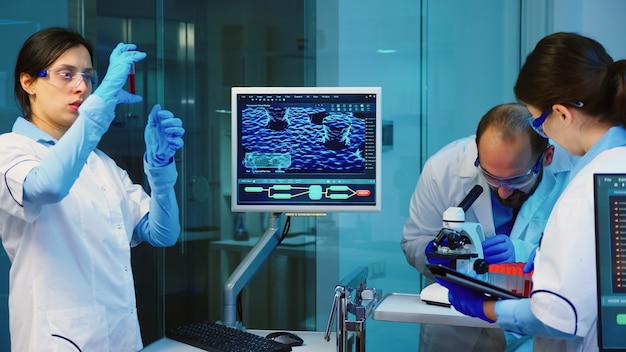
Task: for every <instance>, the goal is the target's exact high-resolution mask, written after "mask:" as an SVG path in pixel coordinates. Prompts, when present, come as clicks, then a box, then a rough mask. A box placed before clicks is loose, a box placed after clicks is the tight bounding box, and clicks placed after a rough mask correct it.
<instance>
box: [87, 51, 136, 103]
mask: <svg viewBox="0 0 626 352" xmlns="http://www.w3.org/2000/svg"><path fill="white" fill-rule="evenodd" d="M136 48H137V46H136V45H135V44H125V43H119V44H117V46H116V47H115V49H113V52H111V56H110V57H109V68H108V69H107V73H106V75H105V76H104V78H103V79H102V82H101V83H100V84H99V85H98V88H97V89H96V91H95V92H93V94H94V95H97V96H99V97H100V98H102V99H103V100H104V101H105V102H106V103H107V105H111V104H112V105H113V106H115V105H117V104H119V103H138V102H140V101H141V100H142V98H141V96H140V95H136V94H130V93H128V92H127V91H125V90H123V89H122V88H123V87H124V85H125V84H126V81H127V80H128V73H129V72H130V68H131V66H132V64H134V63H135V62H138V61H141V60H143V59H144V58H145V57H146V53H144V52H141V51H135V49H136Z"/></svg>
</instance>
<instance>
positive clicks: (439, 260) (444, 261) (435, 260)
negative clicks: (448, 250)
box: [424, 239, 452, 269]
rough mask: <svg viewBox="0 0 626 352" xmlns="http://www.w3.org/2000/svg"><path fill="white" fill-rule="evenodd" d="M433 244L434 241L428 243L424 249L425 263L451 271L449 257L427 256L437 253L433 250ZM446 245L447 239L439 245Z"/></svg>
mask: <svg viewBox="0 0 626 352" xmlns="http://www.w3.org/2000/svg"><path fill="white" fill-rule="evenodd" d="M433 242H435V240H432V241H430V242H428V244H427V245H426V248H424V254H425V255H426V262H427V263H428V264H433V265H437V264H441V265H443V266H445V267H448V268H451V269H452V259H451V257H433V256H432V255H430V256H429V253H436V252H437V251H436V250H435V249H433ZM447 244H448V239H444V240H443V243H442V244H441V245H443V246H446V245H447Z"/></svg>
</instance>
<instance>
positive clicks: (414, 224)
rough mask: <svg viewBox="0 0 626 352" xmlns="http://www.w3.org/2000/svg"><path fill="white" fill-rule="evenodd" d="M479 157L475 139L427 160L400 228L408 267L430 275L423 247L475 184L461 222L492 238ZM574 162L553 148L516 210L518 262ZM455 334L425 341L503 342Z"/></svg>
mask: <svg viewBox="0 0 626 352" xmlns="http://www.w3.org/2000/svg"><path fill="white" fill-rule="evenodd" d="M477 154H478V152H477V148H476V142H475V136H469V137H465V138H461V139H458V140H456V141H453V142H451V143H449V144H448V145H446V146H445V147H443V148H442V149H441V150H439V151H438V152H437V153H435V154H434V155H433V156H432V157H430V158H429V159H428V160H427V161H426V164H425V165H424V168H423V170H422V174H421V175H420V178H419V180H418V182H417V186H416V188H415V191H414V193H413V195H412V197H411V201H410V206H409V218H408V220H407V222H406V224H405V225H404V230H403V234H402V241H401V246H402V250H403V251H404V254H405V256H406V259H407V261H408V263H409V264H411V265H412V266H414V267H415V268H417V270H419V271H420V273H422V274H425V275H426V276H428V277H430V272H429V271H428V270H427V269H426V268H425V254H424V249H425V247H426V245H427V244H428V242H430V241H431V240H433V239H434V237H435V236H436V235H437V233H438V232H439V230H440V229H441V227H442V214H443V212H444V211H445V210H446V209H447V208H448V207H451V206H457V205H458V204H459V203H460V202H461V200H463V198H465V196H466V195H467V194H468V193H469V191H470V190H471V189H472V188H473V187H474V186H475V185H477V184H478V185H481V186H482V187H483V193H482V194H481V195H480V196H479V197H478V198H477V199H476V201H475V202H474V203H473V205H472V206H471V207H470V208H469V209H468V211H467V212H466V214H465V221H466V222H478V223H480V224H481V225H482V227H483V231H484V233H485V236H486V237H492V236H494V235H495V226H494V222H493V215H492V209H491V195H490V189H489V186H488V185H487V182H486V181H485V179H484V177H482V175H481V173H480V170H479V169H478V168H477V167H476V166H475V165H474V161H475V160H476V156H477ZM576 159H577V158H576V157H572V156H571V155H570V154H569V153H567V152H566V151H565V150H563V149H561V148H560V147H558V146H555V152H554V158H553V161H552V164H551V165H550V166H548V167H544V170H543V178H542V180H541V182H540V184H539V186H538V187H537V189H536V191H535V193H534V194H533V195H532V196H531V197H530V198H529V199H528V200H526V202H524V204H523V205H522V207H521V208H520V211H519V213H518V215H517V218H516V221H515V224H514V226H513V229H512V231H511V234H510V238H511V240H512V242H513V244H514V246H515V259H516V261H522V262H523V261H526V260H527V259H528V255H529V254H530V252H531V251H532V249H533V248H534V247H535V245H536V244H537V243H538V242H539V239H540V238H541V234H542V233H543V229H544V227H545V224H546V222H547V220H548V217H549V215H550V210H551V209H552V207H553V205H554V203H555V202H556V200H557V199H558V197H559V195H560V194H561V191H562V189H563V188H564V187H565V185H566V183H567V180H568V177H569V171H570V170H571V168H572V166H573V163H574V162H575V160H576ZM422 329H423V331H424V332H425V331H427V330H428V329H429V327H428V326H427V325H424V326H422ZM431 330H433V329H431ZM453 330H455V332H454V331H451V334H449V333H448V332H445V328H442V327H441V328H439V329H438V330H437V331H438V333H437V334H433V336H430V337H429V338H430V339H436V340H438V341H439V342H438V345H437V349H439V350H450V351H458V350H459V347H462V346H460V345H459V343H460V342H461V341H462V342H463V343H465V344H468V345H469V347H467V348H468V349H469V350H471V348H474V349H475V350H476V349H480V348H488V349H495V348H498V349H499V346H500V343H501V342H502V343H503V339H504V337H503V336H502V341H495V342H494V345H492V346H491V347H490V346H489V345H488V346H483V347H479V346H480V345H478V343H479V341H480V337H479V336H480V335H481V334H482V336H485V332H484V331H482V329H477V328H459V327H455V329H453ZM431 332H432V331H431ZM439 332H441V334H439ZM437 335H441V336H437ZM446 336H447V337H446ZM452 336H455V337H454V338H453V337H452ZM442 340H443V341H445V342H442Z"/></svg>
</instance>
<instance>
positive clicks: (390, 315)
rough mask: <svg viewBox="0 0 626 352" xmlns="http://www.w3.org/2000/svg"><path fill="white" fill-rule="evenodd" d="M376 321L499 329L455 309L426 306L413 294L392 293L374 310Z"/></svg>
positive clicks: (494, 324) (495, 325)
mask: <svg viewBox="0 0 626 352" xmlns="http://www.w3.org/2000/svg"><path fill="white" fill-rule="evenodd" d="M372 318H373V319H375V320H383V321H393V322H404V323H423V324H440V325H454V326H470V327H481V328H499V327H498V324H496V323H488V322H486V321H484V320H482V319H479V318H474V317H470V316H467V315H464V314H462V313H459V312H458V311H457V310H456V309H454V307H450V308H448V307H442V306H436V305H432V304H426V303H424V301H422V300H421V299H420V295H418V294H411V293H390V294H388V295H386V296H385V297H383V299H382V300H381V301H380V303H378V305H377V306H376V307H375V308H374V314H373V315H372Z"/></svg>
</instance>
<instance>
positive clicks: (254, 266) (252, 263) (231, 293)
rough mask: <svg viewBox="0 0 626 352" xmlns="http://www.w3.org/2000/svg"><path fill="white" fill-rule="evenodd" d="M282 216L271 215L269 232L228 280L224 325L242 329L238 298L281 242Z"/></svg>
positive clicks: (278, 214)
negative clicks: (239, 320)
mask: <svg viewBox="0 0 626 352" xmlns="http://www.w3.org/2000/svg"><path fill="white" fill-rule="evenodd" d="M281 216H282V213H270V217H269V225H268V227H267V230H265V232H264V233H263V235H261V237H259V240H258V242H257V243H256V244H255V245H254V247H252V249H251V250H250V252H248V254H247V255H246V256H245V257H244V258H243V260H242V261H241V263H239V265H238V266H237V268H236V269H235V271H233V273H232V274H231V275H230V277H229V278H228V280H226V284H225V285H224V297H223V301H222V302H223V306H222V324H224V325H226V326H230V327H235V328H239V329H240V328H242V324H241V322H238V321H237V296H238V295H239V293H240V292H241V290H243V288H244V287H245V286H246V285H247V284H248V282H250V280H252V278H253V277H254V275H256V273H257V272H258V271H259V270H260V269H261V267H262V266H263V264H264V263H265V261H266V260H267V259H268V258H269V256H270V255H271V254H272V253H273V252H274V249H276V246H278V243H279V241H280V234H278V228H279V227H280V221H279V220H280V217H281Z"/></svg>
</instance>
